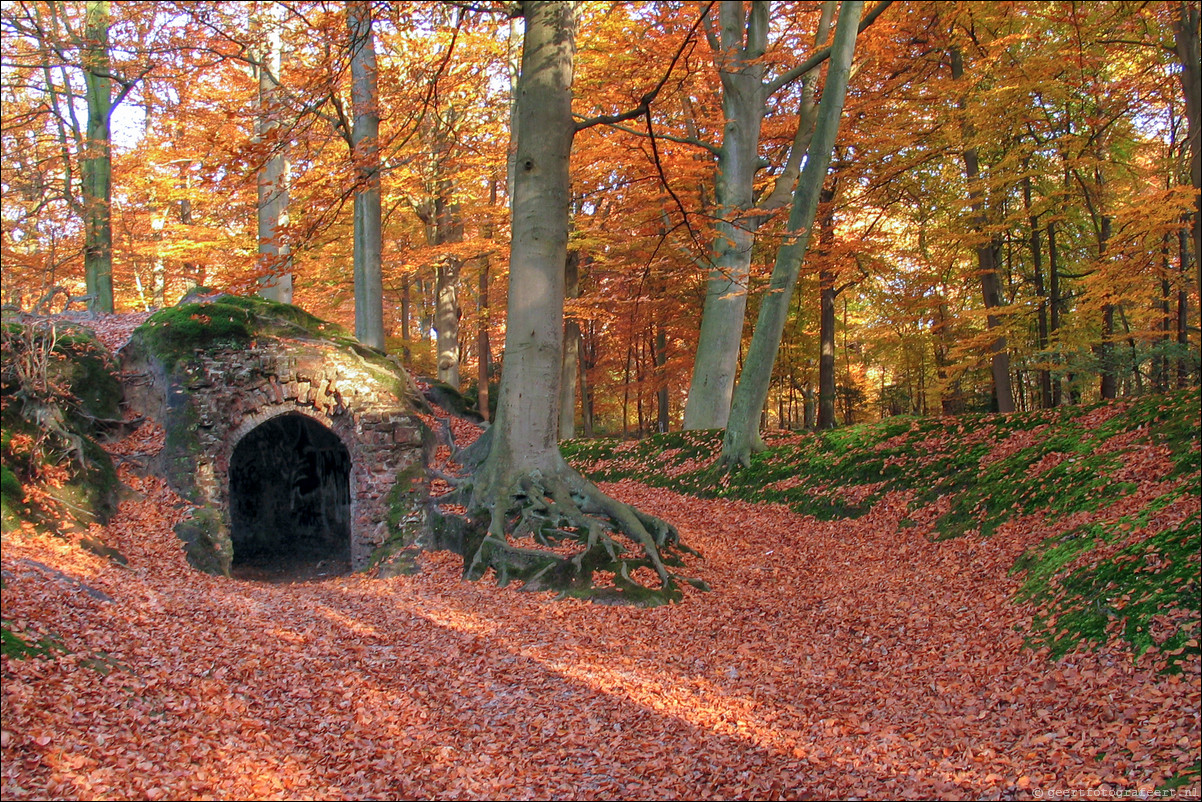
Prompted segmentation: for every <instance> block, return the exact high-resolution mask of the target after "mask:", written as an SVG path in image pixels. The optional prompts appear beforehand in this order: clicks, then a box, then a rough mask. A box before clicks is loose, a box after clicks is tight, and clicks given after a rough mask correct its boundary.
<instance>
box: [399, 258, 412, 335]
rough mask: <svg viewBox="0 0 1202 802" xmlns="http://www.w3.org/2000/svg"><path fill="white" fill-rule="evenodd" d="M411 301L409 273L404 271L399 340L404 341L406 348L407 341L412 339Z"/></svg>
mask: <svg viewBox="0 0 1202 802" xmlns="http://www.w3.org/2000/svg"><path fill="white" fill-rule="evenodd" d="M411 303H412V300H411V299H410V289H409V274H408V273H405V274H404V275H402V276H401V340H402V341H403V342H404V343H405V347H406V348H408V347H409V342H410V340H411V339H412V337H411V334H410V331H409V315H410V309H409V307H410V305H411Z"/></svg>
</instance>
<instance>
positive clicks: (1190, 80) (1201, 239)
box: [1174, 0, 1202, 287]
mask: <svg viewBox="0 0 1202 802" xmlns="http://www.w3.org/2000/svg"><path fill="white" fill-rule="evenodd" d="M1200 18H1202V11H1200V10H1199V8H1198V4H1197V3H1196V2H1186V0H1178V18H1177V22H1176V25H1175V26H1174V46H1175V47H1176V50H1177V57H1178V59H1179V60H1180V62H1181V88H1182V90H1184V92H1185V118H1186V121H1187V122H1188V124H1189V132H1188V137H1189V175H1190V184H1191V185H1192V186H1193V188H1194V211H1193V226H1192V228H1193V238H1194V270H1195V278H1196V280H1197V282H1198V286H1199V287H1202V67H1200V66H1199V62H1200V61H1202V46H1200V45H1199V39H1200V35H1199V32H1198V28H1199V19H1200Z"/></svg>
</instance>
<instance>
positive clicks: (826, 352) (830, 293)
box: [818, 185, 838, 429]
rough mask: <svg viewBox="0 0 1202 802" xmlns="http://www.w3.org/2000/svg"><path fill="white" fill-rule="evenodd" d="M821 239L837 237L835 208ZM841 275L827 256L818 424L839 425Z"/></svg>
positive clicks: (821, 280)
mask: <svg viewBox="0 0 1202 802" xmlns="http://www.w3.org/2000/svg"><path fill="white" fill-rule="evenodd" d="M834 199H835V187H834V186H833V185H830V186H824V187H823V188H822V195H821V197H820V198H819V201H818V202H819V205H821V204H823V203H827V204H829V203H832V202H833V201H834ZM819 227H820V229H821V230H820V234H819V241H820V242H821V243H822V244H823V246H824V250H825V251H828V252H829V246H830V245H831V244H833V243H834V240H835V218H834V212H833V211H831V210H829V209H828V211H827V213H826V214H824V215H823V216H822V220H821V222H820V223H819ZM837 280H838V276H837V275H836V274H835V271H834V270H833V269H832V268H831V265H830V263H829V261H828V260H826V259H823V260H822V261H821V263H820V264H819V267H818V288H819V290H818V294H819V300H818V303H819V314H818V428H819V429H833V428H835V297H836V295H837V294H838V290H837V289H836V288H835V282H836V281H837Z"/></svg>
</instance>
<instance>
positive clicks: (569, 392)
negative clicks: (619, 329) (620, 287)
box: [559, 251, 580, 440]
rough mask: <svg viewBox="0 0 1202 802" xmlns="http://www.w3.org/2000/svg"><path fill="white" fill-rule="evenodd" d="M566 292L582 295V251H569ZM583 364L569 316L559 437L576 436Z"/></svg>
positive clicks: (565, 329)
mask: <svg viewBox="0 0 1202 802" xmlns="http://www.w3.org/2000/svg"><path fill="white" fill-rule="evenodd" d="M564 292H565V294H566V296H567V297H568V298H579V297H580V254H579V253H578V252H576V251H573V252H572V253H569V254H568V258H567V260H566V261H565V262H564ZM579 363H580V324H579V323H578V322H577V321H576V318H574V317H569V318H568V319H567V320H565V321H564V322H563V360H562V368H561V369H560V373H559V439H560V440H571V439H572V438H573V437H575V436H576V376H577V373H578V371H579Z"/></svg>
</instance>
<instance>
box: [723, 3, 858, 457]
mask: <svg viewBox="0 0 1202 802" xmlns="http://www.w3.org/2000/svg"><path fill="white" fill-rule="evenodd" d="M862 6H863V3H862V2H860V0H845V2H844V3H843V4H842V6H841V8H840V11H839V23H838V25H837V26H836V30H835V41H834V44H832V46H831V57H830V66H829V72H828V74H827V78H826V86H825V88H824V89H823V92H822V100H821V102H820V104H819V106H818V122H817V125H816V126H815V129H814V137H813V139H812V140H811V141H810V147H809V150H808V152H807V155H806V162H805V168H804V169H803V170H802V173H801V179H800V180H799V181H798V183H797V189H796V191H795V192H794V194H793V208H792V209H791V210H790V211H789V221H788V227H787V231H788V235H787V236H786V238H785V242H784V244H783V245H781V247H780V249H779V250H777V252H776V261H775V263H774V264H773V266H772V277H771V279H770V281H769V284H768V290H767V292H766V293H765V294H764V299H763V302H762V303H761V304H760V314H759V318H758V320H757V321H756V324H755V331H754V333H753V334H752V336H751V345H750V347H749V348H748V350H747V357H746V359H745V360H744V363H743V373H742V375H741V376H740V377H739V384H738V386H737V387H736V388H735V392H734V397H733V399H732V401H731V412H730V420H729V421H728V423H727V428H726V435H725V436H724V438H723V440H722V456H721V458H720V462H721V464H722V465H723V466H725V467H727V468H734V467H735V466H738V465H743V466H746V465H750V463H751V453H752V451H753V450H759V449H762V448H763V443H762V441H761V440H760V437H759V420H760V413H761V412H762V411H763V409H764V403H765V401H766V400H767V398H768V386H769V384H770V383H771V381H772V367H773V364H774V363H775V362H776V353H777V351H778V349H779V348H780V340H781V336H782V334H783V333H784V330H785V322H786V320H787V319H788V316H789V302H790V299H791V298H792V296H793V288H794V286H795V285H796V284H797V276H798V274H799V272H800V270H801V262H802V260H803V259H804V258H805V253H806V248H807V247H808V245H809V240H810V233H811V232H812V231H813V227H814V217H815V215H816V214H817V211H818V198H819V195H820V194H821V192H822V186H823V184H824V183H825V181H826V173H827V168H828V167H829V166H830V161H831V151H832V149H833V148H834V144H835V135H836V134H837V133H838V130H839V118H840V117H841V116H842V113H843V100H844V97H845V96H846V93H847V82H848V79H849V78H850V75H851V61H852V56H853V55H854V54H855V47H856V33H857V30H858V27H859V22H860V11H861V8H862Z"/></svg>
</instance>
